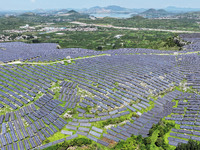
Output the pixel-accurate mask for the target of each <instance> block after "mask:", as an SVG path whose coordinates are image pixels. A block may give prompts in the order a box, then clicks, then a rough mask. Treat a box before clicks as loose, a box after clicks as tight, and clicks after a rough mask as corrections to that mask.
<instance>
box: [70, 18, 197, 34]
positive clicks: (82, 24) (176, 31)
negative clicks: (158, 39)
mask: <svg viewBox="0 0 200 150" xmlns="http://www.w3.org/2000/svg"><path fill="white" fill-rule="evenodd" d="M71 23H72V24H78V25H80V26H95V27H104V28H114V29H120V30H133V31H139V30H141V31H162V32H172V33H200V32H196V31H181V30H167V29H152V28H130V27H117V26H113V25H101V24H87V23H83V22H78V21H74V22H71Z"/></svg>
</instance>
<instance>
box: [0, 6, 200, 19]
mask: <svg viewBox="0 0 200 150" xmlns="http://www.w3.org/2000/svg"><path fill="white" fill-rule="evenodd" d="M69 10H74V11H75V12H77V13H84V14H111V13H116V14H117V13H119V14H133V15H134V14H137V15H140V16H143V17H145V18H157V17H168V16H171V15H176V14H183V13H188V12H196V11H200V8H178V7H173V6H169V7H167V8H164V9H152V8H151V9H147V8H132V9H131V8H124V7H120V6H117V5H110V6H107V7H100V6H95V7H91V8H83V9H73V8H66V9H50V10H44V9H35V10H30V11H27V10H25V11H23V10H18V11H14V10H13V11H5V10H2V9H0V15H5V14H7V15H20V14H22V13H27V12H32V13H35V14H41V15H57V14H67V13H68V12H69Z"/></svg>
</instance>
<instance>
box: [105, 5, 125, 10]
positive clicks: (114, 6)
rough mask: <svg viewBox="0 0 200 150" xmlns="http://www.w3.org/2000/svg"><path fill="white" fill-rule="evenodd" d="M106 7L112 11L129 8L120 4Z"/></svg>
mask: <svg viewBox="0 0 200 150" xmlns="http://www.w3.org/2000/svg"><path fill="white" fill-rule="evenodd" d="M105 9H108V10H111V11H127V10H128V9H127V8H123V7H120V6H116V5H111V6H107V7H105Z"/></svg>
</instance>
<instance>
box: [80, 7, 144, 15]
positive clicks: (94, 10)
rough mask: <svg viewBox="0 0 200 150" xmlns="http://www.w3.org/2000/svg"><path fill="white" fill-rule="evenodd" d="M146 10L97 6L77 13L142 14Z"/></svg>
mask: <svg viewBox="0 0 200 150" xmlns="http://www.w3.org/2000/svg"><path fill="white" fill-rule="evenodd" d="M145 10H147V9H144V8H139V9H135V8H134V9H130V8H124V7H120V6H116V5H111V6H107V7H100V6H95V7H91V8H89V9H82V10H77V11H79V12H82V13H89V14H99V13H140V12H143V11H145Z"/></svg>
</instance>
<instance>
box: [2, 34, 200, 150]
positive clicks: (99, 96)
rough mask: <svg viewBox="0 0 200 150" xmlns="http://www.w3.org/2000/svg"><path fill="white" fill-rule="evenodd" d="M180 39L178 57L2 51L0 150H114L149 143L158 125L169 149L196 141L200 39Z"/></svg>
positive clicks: (8, 46)
mask: <svg viewBox="0 0 200 150" xmlns="http://www.w3.org/2000/svg"><path fill="white" fill-rule="evenodd" d="M183 36H184V35H183ZM184 37H185V36H184ZM185 38H187V39H188V38H190V40H188V41H191V40H192V41H193V42H192V44H191V45H189V46H186V47H185V50H184V51H180V52H177V53H174V52H172V51H167V52H166V51H158V50H148V49H119V50H114V51H112V50H109V51H104V52H97V51H92V50H83V49H61V50H60V49H56V45H49V44H36V45H31V44H24V43H1V44H0V47H1V50H0V51H2V53H1V55H0V58H1V60H2V64H1V65H0V82H1V84H0V107H1V109H0V125H1V135H0V145H1V149H2V150H3V149H7V150H10V149H14V150H16V149H20V150H21V149H22V150H23V149H44V148H46V147H49V146H51V145H55V144H58V143H62V142H63V141H70V140H71V139H74V138H77V137H83V136H84V137H86V138H89V139H91V140H92V141H93V142H95V143H98V144H100V145H102V146H105V148H106V147H107V148H112V144H113V143H115V144H116V143H118V142H119V141H123V140H127V139H128V138H129V137H131V135H142V137H148V136H149V130H150V129H151V128H152V127H153V125H154V124H157V123H158V122H159V121H160V120H165V121H168V122H173V123H174V124H175V127H174V128H173V129H172V130H170V133H169V136H168V138H167V142H168V143H169V144H170V145H172V148H175V147H173V146H177V145H178V143H187V141H188V140H189V139H194V140H198V141H200V132H199V131H200V127H199V126H200V121H199V118H200V117H199V114H198V113H199V109H200V107H199V99H200V95H199V89H200V80H199V79H200V73H199V65H200V55H198V52H199V39H198V37H195V38H192V37H185ZM48 47H49V48H48ZM14 51H16V53H13V52H14ZM24 51H26V53H23V52H24ZM17 52H20V53H17ZM67 56H71V58H73V61H72V59H71V60H70V59H66V57H67ZM86 56H87V57H86ZM97 56H98V57H97ZM80 57H81V59H77V58H80ZM18 60H20V61H18ZM71 61H72V62H71ZM8 62H11V63H8ZM41 62H45V63H43V64H42V63H41ZM52 62H53V63H52ZM47 141H48V142H47Z"/></svg>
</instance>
